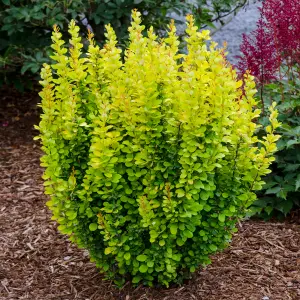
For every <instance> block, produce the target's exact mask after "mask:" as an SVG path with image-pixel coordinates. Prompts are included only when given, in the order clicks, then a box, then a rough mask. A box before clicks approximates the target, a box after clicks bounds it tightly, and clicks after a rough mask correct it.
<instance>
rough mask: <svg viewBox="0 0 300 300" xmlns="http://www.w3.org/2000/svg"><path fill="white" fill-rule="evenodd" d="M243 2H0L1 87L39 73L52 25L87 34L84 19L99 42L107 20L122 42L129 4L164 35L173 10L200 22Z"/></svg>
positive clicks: (218, 15)
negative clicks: (70, 25) (70, 24)
mask: <svg viewBox="0 0 300 300" xmlns="http://www.w3.org/2000/svg"><path fill="white" fill-rule="evenodd" d="M245 3H246V0H213V1H210V4H208V3H207V1H206V0H197V1H196V2H195V4H194V5H192V4H189V3H187V1H182V0H94V1H84V0H64V1H55V0H46V1H42V0H38V1H29V0H26V1H25V0H21V1H17V0H0V85H1V83H4V82H6V83H15V84H16V85H17V86H20V84H21V79H22V81H23V84H24V83H25V86H27V83H26V82H24V79H26V78H28V76H26V78H25V76H20V74H21V75H22V74H24V73H25V72H27V73H29V74H35V75H37V73H38V71H39V69H40V67H41V66H42V64H43V63H44V62H49V55H50V53H51V48H50V43H51V39H50V36H51V31H52V26H53V25H54V24H57V25H58V26H59V27H60V28H61V31H62V33H63V34H66V33H67V24H68V22H69V21H70V20H71V19H75V20H76V21H77V24H78V25H79V26H80V27H81V29H82V33H83V34H84V36H86V34H87V29H86V26H85V25H84V24H86V22H88V23H89V25H90V26H91V28H92V29H93V32H94V33H95V34H96V36H97V42H99V43H100V44H103V41H104V25H105V24H108V23H110V24H112V26H113V27H114V28H115V31H116V33H117V36H118V40H119V41H120V45H122V46H124V41H125V40H126V39H127V37H128V32H127V28H128V25H129V22H130V14H131V10H132V9H133V8H137V9H139V10H140V11H141V12H143V14H144V16H143V18H144V23H145V25H146V26H148V27H149V26H150V25H151V26H153V27H154V29H156V30H158V29H159V31H160V32H161V33H163V32H164V31H165V29H166V27H167V24H168V23H169V19H170V17H169V16H170V13H172V12H173V13H174V12H175V13H178V14H183V15H185V14H186V13H187V12H193V13H194V14H195V16H196V24H197V25H198V26H199V25H200V26H203V25H205V24H211V22H212V21H213V20H215V19H221V18H222V17H223V16H224V15H226V14H228V13H230V12H232V11H234V10H235V9H236V8H238V7H241V6H243V5H244V4H245ZM177 23H180V22H179V21H178V22H177ZM30 79H32V76H31V78H30Z"/></svg>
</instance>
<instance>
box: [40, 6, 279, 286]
mask: <svg viewBox="0 0 300 300" xmlns="http://www.w3.org/2000/svg"><path fill="white" fill-rule="evenodd" d="M132 19H133V22H132V23H131V27H130V28H129V46H128V48H127V49H126V51H125V61H124V62H122V60H121V57H122V55H121V50H120V49H118V48H117V47H116V44H117V40H116V35H115V33H114V31H113V30H112V28H111V27H110V26H107V27H106V28H107V34H106V38H107V42H106V45H105V46H104V47H103V48H102V49H101V48H99V47H98V46H97V45H96V44H95V41H94V40H93V35H92V34H90V35H89V43H90V44H89V47H88V52H87V55H86V58H85V57H84V56H83V52H82V48H83V45H82V43H81V39H80V37H79V28H78V27H77V26H75V22H74V21H72V22H71V24H70V27H69V32H70V34H71V39H70V45H71V47H70V48H69V49H68V48H66V47H65V46H64V41H63V40H62V34H61V33H60V32H59V31H58V29H57V28H55V31H54V32H53V35H52V39H53V45H52V48H53V50H54V54H53V56H52V59H53V60H54V61H55V63H53V64H52V65H51V66H49V65H46V64H45V65H44V68H43V69H42V73H41V76H42V81H41V84H42V85H43V91H42V92H41V93H40V96H41V98H42V104H41V106H42V109H43V111H44V113H43V114H42V116H41V122H40V125H39V126H38V127H37V129H39V130H40V136H39V137H38V138H40V139H41V141H42V149H43V151H44V152H45V155H44V156H43V157H42V160H41V161H42V166H44V167H45V168H46V170H45V173H44V175H43V178H44V180H45V192H46V194H49V195H50V196H51V199H50V201H49V202H48V203H47V205H48V206H49V208H50V209H51V210H52V213H53V220H56V221H57V222H58V223H59V224H60V225H59V227H58V228H59V230H60V231H61V232H62V233H65V234H68V235H69V236H70V239H71V240H72V241H74V242H76V243H77V244H78V245H79V246H80V247H85V248H87V249H88V250H89V253H90V256H91V259H92V260H93V261H95V262H96V265H97V266H98V267H99V268H100V270H101V271H102V272H105V273H106V274H107V277H108V278H114V279H115V282H117V283H118V284H123V283H124V281H125V279H127V278H128V279H129V278H131V279H132V282H133V283H135V284H137V283H140V282H141V283H143V284H147V285H152V284H153V283H160V284H163V285H166V286H168V285H169V283H170V282H180V281H181V280H182V279H183V278H186V277H187V276H188V275H189V273H190V272H194V271H195V269H196V268H197V267H198V266H199V265H205V264H208V263H209V262H210V260H209V255H210V254H212V253H215V252H216V251H218V250H221V249H224V248H225V247H226V246H227V245H228V243H229V242H230V240H231V234H232V232H234V231H235V224H236V223H237V221H238V220H239V219H240V218H242V217H243V216H244V215H245V213H246V211H247V207H248V206H249V205H251V204H252V203H253V201H254V200H255V199H256V195H255V193H254V191H255V190H258V189H260V188H261V187H262V185H263V183H264V182H263V181H262V180H261V176H263V175H265V174H267V173H268V172H269V170H268V167H269V165H270V163H271V162H272V161H273V160H274V158H273V156H272V153H273V152H274V151H275V150H276V141H277V139H278V136H277V135H274V130H275V129H276V128H277V127H278V125H279V124H278V122H277V120H276V116H277V111H275V110H274V106H271V107H270V118H269V121H270V124H269V126H268V127H267V128H266V130H267V134H266V136H265V137H264V138H263V139H261V140H259V139H258V138H257V137H256V136H255V135H254V132H255V130H256V128H257V126H258V125H257V124H256V123H255V122H253V119H255V118H257V117H258V116H259V114H260V111H259V110H257V109H253V108H254V107H255V105H256V101H255V99H254V98H253V95H254V94H255V92H256V90H255V84H254V81H253V77H252V76H250V75H247V74H246V75H245V85H244V87H243V88H242V87H241V86H242V81H240V80H237V75H236V72H235V71H234V70H233V69H232V67H231V66H230V65H229V63H228V62H227V61H226V60H225V58H224V53H223V52H224V50H216V48H215V47H216V44H215V43H211V45H210V47H208V46H206V41H207V40H209V32H208V31H203V32H201V33H200V32H197V27H196V26H195V25H194V20H193V17H192V16H188V17H187V20H188V22H187V30H186V32H187V35H188V37H187V39H186V42H187V48H188V54H178V45H179V41H178V38H177V36H176V29H175V26H174V24H173V23H171V24H170V25H169V32H168V36H167V37H166V38H165V39H163V40H158V39H157V36H156V35H155V34H154V33H153V28H152V27H151V28H150V29H149V30H148V32H147V35H146V37H145V36H144V35H143V29H144V28H145V27H144V26H142V25H141V19H140V13H138V12H137V11H134V12H133V15H132ZM68 52H69V54H68Z"/></svg>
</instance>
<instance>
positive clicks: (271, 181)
mask: <svg viewBox="0 0 300 300" xmlns="http://www.w3.org/2000/svg"><path fill="white" fill-rule="evenodd" d="M290 71H291V70H290ZM289 75H290V77H289V78H286V79H285V80H281V81H276V82H273V83H271V84H268V85H266V86H264V87H263V102H264V104H265V106H266V107H268V106H269V105H270V102H271V101H276V102H277V103H278V104H277V109H278V112H279V116H278V120H279V121H280V122H281V123H282V126H281V127H280V128H278V129H277V131H278V133H279V134H280V135H281V136H282V137H281V139H280V140H279V141H278V142H277V147H278V152H277V153H276V155H275V157H276V161H275V162H274V163H273V164H272V166H271V169H272V173H271V174H269V175H268V176H267V177H266V178H265V181H266V185H265V186H264V189H263V191H262V192H263V193H261V192H260V194H259V196H260V199H259V200H258V201H256V202H255V203H254V206H253V212H255V213H257V212H258V213H261V215H262V216H263V217H265V218H269V217H271V216H280V214H283V215H286V214H287V213H289V212H290V211H291V210H292V208H295V207H298V206H299V205H300V80H299V78H300V76H299V73H298V72H296V68H294V70H293V73H292V75H293V76H291V73H290V74H289ZM266 121H267V116H265V117H262V118H261V119H260V120H259V122H260V123H261V124H262V125H263V127H265V126H266Z"/></svg>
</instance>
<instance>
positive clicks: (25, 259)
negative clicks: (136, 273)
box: [0, 92, 300, 300]
mask: <svg viewBox="0 0 300 300" xmlns="http://www.w3.org/2000/svg"><path fill="white" fill-rule="evenodd" d="M5 97H6V98H5ZM4 98H5V99H4ZM13 98H20V96H19V95H18V94H13V93H10V95H8V96H6V95H5V94H4V93H3V92H2V94H0V99H1V100H0V101H1V104H0V109H1V111H0V171H1V172H0V299H1V300H4V299H16V300H17V299H34V300H48V299H53V300H72V299H79V300H97V299H98V300H115V299H118V300H133V299H136V300H137V299H139V300H142V299H149V300H150V299H152V300H162V299H165V300H167V299H168V300H176V299H182V300H183V299H184V300H190V299H191V300H193V299H203V300H222V299H232V300H243V299H245V300H252V299H253V300H261V299H263V300H275V299H276V300H285V299H292V300H294V299H300V227H299V225H298V224H299V223H298V224H297V222H291V221H289V222H285V223H280V222H262V221H245V222H243V223H241V224H240V225H239V232H238V234H236V235H235V236H234V239H233V242H232V245H231V247H230V248H229V249H227V250H226V251H224V252H223V253H219V254H217V255H215V256H214V257H213V263H212V264H211V265H210V266H208V267H206V268H205V269H200V270H199V271H198V272H197V273H196V274H195V276H194V277H193V279H192V280H190V281H188V282H187V283H185V284H184V285H182V286H179V287H171V288H170V289H159V288H156V289H155V288H146V287H142V286H139V287H138V288H134V287H132V286H131V285H130V284H126V285H125V286H124V287H123V288H122V289H118V288H116V287H115V286H114V284H113V283H112V282H110V281H103V280H102V278H103V277H102V276H101V275H100V274H99V273H98V272H97V269H96V268H95V266H94V264H92V263H90V262H89V258H88V254H87V252H86V251H84V250H78V249H77V248H76V246H74V245H71V244H70V243H69V242H68V240H67V238H66V237H65V236H62V235H61V234H59V233H58V232H57V230H56V224H54V223H53V222H51V221H50V213H49V211H48V209H47V208H46V206H45V202H46V197H45V196H44V195H43V185H42V180H41V174H42V169H41V167H40V166H39V157H40V155H41V151H40V150H39V145H38V144H37V143H35V142H33V140H32V136H33V135H34V134H36V133H35V132H34V130H32V124H33V123H35V122H36V121H37V114H38V113H37V112H38V111H37V109H36V106H35V104H36V101H37V100H36V101H35V99H37V98H36V96H34V97H33V96H32V95H31V94H24V95H23V96H22V97H21V98H20V99H18V100H13ZM32 98H34V99H32ZM296 221H297V220H296Z"/></svg>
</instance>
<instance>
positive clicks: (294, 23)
mask: <svg viewBox="0 0 300 300" xmlns="http://www.w3.org/2000/svg"><path fill="white" fill-rule="evenodd" d="M260 12H261V17H260V19H259V20H258V22H257V28H256V29H255V30H254V31H253V32H251V33H250V34H249V35H247V36H244V38H243V43H242V45H241V49H240V50H241V52H242V56H241V57H240V61H239V64H238V66H239V69H240V71H241V73H244V71H245V70H246V69H247V70H249V71H250V73H251V74H253V76H255V81H256V83H257V87H258V90H259V92H258V95H257V97H258V98H259V100H260V101H259V106H260V107H261V108H262V115H261V116H260V118H259V119H258V122H259V123H260V124H261V125H262V129H263V128H265V127H266V126H267V123H268V122H267V120H268V110H267V108H268V107H270V105H271V103H272V102H273V101H275V102H276V103H277V104H278V112H279V117H278V119H279V120H280V121H281V123H282V126H281V127H280V128H278V129H277V131H278V133H279V134H280V135H282V139H280V140H279V141H278V143H277V147H278V149H279V151H278V152H277V154H276V161H275V162H274V163H273V164H272V166H271V170H272V173H271V174H269V175H268V176H267V177H266V178H264V180H266V182H267V183H266V185H265V186H264V187H263V190H262V191H261V192H259V193H258V196H259V200H258V201H257V202H255V203H254V205H253V211H252V214H255V213H259V214H260V216H263V217H265V218H270V217H273V216H277V217H283V216H285V215H287V214H288V213H289V212H291V211H292V209H293V208H296V207H299V204H300V145H299V144H300V21H299V12H300V2H299V1H298V0H285V1H281V0H265V1H264V2H263V4H262V7H261V9H260ZM257 134H258V135H259V136H262V135H263V133H262V132H261V131H258V133H257Z"/></svg>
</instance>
